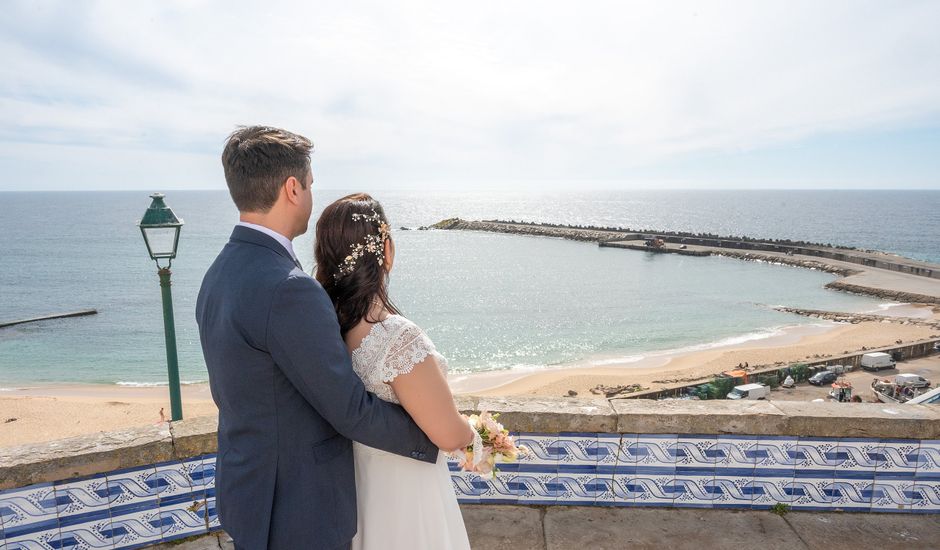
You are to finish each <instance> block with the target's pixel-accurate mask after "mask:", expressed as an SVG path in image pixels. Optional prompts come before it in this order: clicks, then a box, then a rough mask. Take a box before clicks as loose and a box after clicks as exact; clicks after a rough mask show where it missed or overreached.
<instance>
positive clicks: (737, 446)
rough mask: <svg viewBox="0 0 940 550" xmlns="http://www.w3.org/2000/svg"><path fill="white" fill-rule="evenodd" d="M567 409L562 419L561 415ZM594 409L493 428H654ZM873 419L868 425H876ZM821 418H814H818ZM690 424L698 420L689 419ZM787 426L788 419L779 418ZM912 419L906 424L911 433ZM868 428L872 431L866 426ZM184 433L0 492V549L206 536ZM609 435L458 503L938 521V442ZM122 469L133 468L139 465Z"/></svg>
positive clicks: (459, 476) (474, 487)
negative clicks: (163, 448)
mask: <svg viewBox="0 0 940 550" xmlns="http://www.w3.org/2000/svg"><path fill="white" fill-rule="evenodd" d="M565 403H567V404H569V405H570V403H571V401H566V402H565ZM539 406H544V407H546V408H547V410H549V411H550V412H547V413H546V415H554V416H552V417H551V418H552V419H551V420H550V421H543V420H544V419H543V418H542V419H540V418H541V417H539V415H538V411H537V410H533V409H537V408H538V407H539ZM639 406H640V407H642V406H647V405H639ZM648 406H650V407H653V406H655V403H652V402H651V403H650V404H649V405H648ZM681 406H684V405H680V407H681ZM697 406H698V407H700V406H699V405H697ZM737 406H738V405H721V406H717V407H718V408H716V406H712V405H706V406H705V407H707V408H714V409H715V410H714V411H712V412H713V413H714V414H715V415H718V414H719V413H720V414H722V415H724V416H720V417H719V418H721V419H723V420H720V422H726V423H728V422H730V423H732V424H734V425H735V426H739V425H741V423H742V422H743V423H744V424H743V426H744V428H742V430H741V431H744V430H750V431H757V432H759V431H766V429H765V428H767V427H768V426H769V427H772V428H781V427H782V429H780V431H782V432H787V431H790V429H789V428H787V426H788V424H785V423H784V424H781V418H780V417H775V416H774V415H772V414H770V413H769V412H768V411H767V410H763V411H758V410H756V409H753V406H752V408H751V409H747V410H750V411H751V412H752V413H754V414H755V416H762V417H765V418H764V421H762V422H761V423H760V424H758V423H757V420H753V419H748V418H747V415H745V416H744V417H743V419H742V417H731V416H729V412H728V411H729V410H730V409H728V408H727V407H737ZM847 406H848V405H847ZM527 407H528V408H527ZM630 407H633V408H636V407H637V405H630ZM669 407H675V405H661V406H660V408H659V409H655V410H657V411H661V410H662V409H663V408H669ZM720 407H725V408H724V409H720V410H719V408H720ZM596 408H597V407H595V406H594V405H593V404H589V405H584V406H583V407H582V409H583V410H582V411H581V412H580V413H578V412H574V413H572V412H571V411H570V410H569V412H568V414H569V415H570V414H574V415H575V416H576V415H577V414H581V415H582V416H581V417H572V418H573V419H572V418H569V417H566V416H564V414H565V413H564V412H559V408H558V407H557V406H553V405H552V403H546V402H545V401H544V400H543V401H540V402H539V404H538V406H532V405H531V404H528V405H526V404H523V405H522V406H520V407H519V408H518V409H516V412H512V410H505V411H504V418H503V420H504V421H505V422H506V424H507V425H509V426H514V425H523V426H552V425H559V422H560V423H561V424H563V425H565V426H577V425H581V426H592V427H597V426H613V425H616V426H618V427H619V426H623V425H630V424H631V423H632V424H635V425H644V426H651V427H655V426H656V422H655V416H649V415H647V416H641V415H639V413H638V412H637V411H632V412H631V414H632V415H633V416H628V417H623V415H621V417H620V418H619V419H618V418H616V417H613V418H614V420H615V424H611V423H610V422H611V420H610V418H611V417H610V416H604V415H606V414H607V413H604V412H603V410H602V411H601V413H602V414H601V415H600V416H598V414H596V411H593V410H589V409H596ZM504 409H509V408H508V407H505V408H504ZM569 409H570V407H569ZM820 410H821V409H820ZM830 410H832V409H830ZM835 410H838V409H835ZM846 410H847V409H846ZM853 410H854V411H856V412H857V411H865V410H866V409H865V407H862V408H856V409H853ZM872 410H873V411H874V412H873V413H872V414H873V415H874V416H877V414H879V413H878V411H875V410H874V409H872ZM882 410H883V409H882ZM585 411H588V412H585ZM755 411H756V412H755ZM912 411H914V410H913V409H912ZM918 411H919V412H918ZM918 411H914V412H912V413H911V414H914V413H917V414H920V415H921V416H922V418H920V419H919V421H920V422H936V420H935V419H934V418H933V417H932V416H931V415H932V414H933V412H932V411H930V410H926V409H923V410H918ZM673 412H674V413H676V414H670V415H668V416H669V418H670V419H671V420H669V421H668V422H667V421H665V420H664V424H665V425H667V426H677V425H683V424H682V423H683V422H684V421H682V420H681V414H679V413H681V412H682V411H678V412H677V411H673ZM687 412H688V411H687ZM706 412H707V411H706ZM810 412H813V411H810ZM819 412H820V411H815V412H813V414H815V415H817V416H819V414H818V413H819ZM902 412H903V410H902ZM691 413H695V414H702V413H701V411H700V410H699V411H691V412H690V414H691ZM889 413H890V414H898V413H897V412H896V411H889ZM513 414H515V415H516V416H515V417H514V416H513ZM797 416H798V415H797V414H796V413H794V412H791V413H790V414H789V417H788V418H790V419H791V420H793V419H795V418H796V417H797ZM784 417H787V415H786V414H785V415H784ZM810 417H814V416H812V415H809V416H805V415H804V416H803V417H799V418H797V420H799V421H798V422H794V424H793V425H795V426H799V427H800V429H801V430H807V429H808V428H813V425H812V424H811V423H809V420H807V418H810ZM914 417H916V414H914ZM914 417H910V415H909V418H908V420H910V419H911V418H914ZM768 418H769V420H768ZM677 419H678V420H677ZM784 419H785V418H784ZM209 420H210V421H211V420H212V419H209ZM713 420H714V419H712V420H709V419H707V418H705V419H699V420H696V421H695V422H698V424H692V425H694V426H698V427H702V426H704V425H706V424H704V423H705V422H709V421H713ZM827 420H828V421H829V422H833V421H834V422H838V421H839V419H838V418H835V419H833V418H828V419H827ZM914 420H917V418H914ZM858 421H859V419H858V417H857V416H855V417H853V418H851V419H849V418H846V419H845V425H852V422H856V423H858ZM190 422H192V421H190ZM540 422H542V424H539V423H540ZM768 422H769V423H768ZM209 423H210V424H211V422H209ZM749 423H750V424H749ZM203 424H207V423H206V422H203ZM869 425H872V426H876V424H874V423H873V422H871V423H869ZM904 425H905V424H903V423H901V424H898V423H895V424H891V423H890V422H889V423H886V424H883V425H882V427H883V428H882V429H883V430H895V431H897V430H898V427H899V426H902V427H903V426H904ZM761 426H764V427H765V428H761ZM913 426H914V428H912V430H911V431H914V430H919V433H933V432H932V431H931V430H934V429H935V428H936V426H934V425H921V424H916V425H913ZM767 429H769V428H767ZM826 429H827V430H831V428H826ZM190 431H193V430H192V429H191V430H190ZM195 431H200V433H199V434H198V436H193V437H191V438H190V439H186V438H182V437H178V438H176V439H175V440H173V442H172V448H173V449H174V451H176V452H189V453H190V454H193V455H194V456H192V457H187V458H183V459H180V460H168V461H161V462H158V463H156V464H146V465H140V466H134V467H130V468H122V469H114V470H112V471H106V472H102V473H96V474H93V475H90V476H86V477H74V476H73V477H70V478H69V479H65V480H62V481H52V482H47V481H42V482H39V483H32V484H29V485H26V486H23V487H15V488H10V489H7V490H4V491H2V492H0V549H3V550H14V549H16V550H19V549H30V550H33V549H59V548H83V549H86V548H139V547H144V546H148V545H151V544H154V543H156V542H160V541H172V540H176V539H180V538H184V537H188V536H192V535H196V534H200V533H206V532H208V531H211V530H214V529H217V528H218V519H217V517H216V514H215V485H214V481H215V455H214V454H213V453H214V448H211V449H210V448H205V447H206V446H209V445H211V443H209V442H210V441H212V440H213V439H214V437H212V434H211V432H208V431H207V429H205V427H203V428H200V430H195ZM615 431H616V432H619V431H620V430H615V429H610V430H609V431H608V432H597V431H588V432H564V431H558V432H556V433H550V432H547V431H538V432H522V433H517V434H515V436H516V438H517V441H518V442H519V443H521V444H523V445H525V446H526V447H528V449H529V453H528V454H527V456H525V457H523V458H522V459H520V460H519V461H518V462H516V463H513V464H502V465H500V471H499V472H498V473H497V474H496V476H495V477H494V478H484V477H481V476H479V475H476V474H471V473H466V472H461V471H459V469H458V468H457V466H456V464H455V463H451V471H452V479H453V483H454V490H455V493H456V495H457V498H458V500H459V501H460V502H461V503H462V504H471V505H472V504H476V503H481V504H520V505H537V506H563V505H581V506H583V505H591V506H666V507H669V506H673V507H700V508H744V509H748V508H750V509H768V508H771V507H773V506H774V505H776V504H786V505H788V506H790V507H791V508H792V509H794V510H833V511H846V512H895V513H940V439H892V438H884V437H881V438H875V437H872V438H858V437H848V436H845V437H818V436H804V435H737V434H727V433H717V434H701V433H614V432H615ZM650 431H656V430H650ZM658 431H662V430H658ZM677 431H678V430H677ZM714 431H716V432H721V431H723V429H716V430H714ZM810 431H816V432H820V431H823V429H816V430H810ZM876 431H877V430H876ZM203 432H205V433H203ZM167 433H168V432H167ZM133 441H134V446H133V448H135V449H139V448H140V447H139V445H140V437H137V439H134V440H133ZM157 443H159V442H157ZM145 444H149V445H154V444H155V443H154V442H150V443H145ZM85 446H86V447H87V444H86V445H85ZM0 451H2V450H0ZM193 451H196V452H193ZM42 452H44V451H42ZM42 452H41V451H37V453H39V454H42ZM63 452H64V451H63ZM109 452H110V453H112V454H114V453H119V454H122V455H123V454H128V453H129V450H128V448H127V447H125V448H123V449H121V450H117V449H116V450H113V451H106V452H104V453H103V454H104V456H105V457H107V455H108V453H109ZM154 452H155V451H154ZM203 453H204V454H203ZM10 456H13V455H12V454H6V455H4V454H3V453H2V452H0V459H3V460H6V461H8V462H10V460H9V457H10ZM95 456H96V458H95V459H94V460H101V456H102V453H98V454H97V455H95ZM133 456H134V459H136V460H140V458H139V456H138V454H134V455H133ZM146 456H159V453H157V454H156V455H154V454H150V455H146ZM43 460H45V462H43V461H40V460H37V462H36V463H35V464H36V467H35V469H36V470H38V471H41V472H42V471H44V469H47V468H48V464H49V461H48V459H47V458H45V459H43ZM63 460H68V461H69V462H68V468H72V469H73V470H75V469H78V467H77V466H76V464H78V463H79V462H80V461H78V462H76V459H75V457H69V456H66V457H64V458H63ZM89 460H91V459H89ZM21 462H22V461H21ZM40 464H42V465H40ZM29 466H30V464H29V463H26V464H22V463H21V464H19V465H18V466H17V468H19V470H16V472H19V474H17V475H22V473H23V472H24V471H27V472H28V469H29V468H28V467H29ZM24 468H26V470H24ZM59 471H62V470H61V469H60V470H59ZM10 472H14V469H13V467H9V468H7V467H6V465H5V464H3V463H2V462H0V474H4V473H7V474H9V475H13V474H10ZM36 475H39V474H36ZM42 475H47V474H42ZM35 477H36V476H33V477H32V478H31V479H35ZM40 477H41V476H40ZM8 479H9V478H8ZM3 483H4V480H3V479H0V486H9V483H6V484H3Z"/></svg>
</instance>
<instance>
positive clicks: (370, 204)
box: [313, 193, 400, 336]
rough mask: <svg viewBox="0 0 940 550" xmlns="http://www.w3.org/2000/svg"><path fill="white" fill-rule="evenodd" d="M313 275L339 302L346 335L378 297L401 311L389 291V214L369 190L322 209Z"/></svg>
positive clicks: (338, 314)
mask: <svg viewBox="0 0 940 550" xmlns="http://www.w3.org/2000/svg"><path fill="white" fill-rule="evenodd" d="M316 232H317V235H316V242H315V243H314V246H313V255H314V258H315V261H316V263H317V267H316V273H315V274H314V276H315V277H316V279H317V281H319V282H320V284H321V285H323V288H324V289H325V290H326V293H327V294H328V295H329V296H330V300H332V301H333V307H334V308H336V317H337V318H338V320H339V328H340V332H341V333H342V335H343V336H346V333H347V332H349V331H350V329H352V328H353V327H354V326H356V325H357V324H358V323H359V321H360V320H361V319H365V320H366V322H369V323H376V322H378V319H369V318H368V317H367V316H368V314H369V311H370V310H371V309H372V304H373V303H374V302H378V303H381V304H382V305H383V306H384V307H385V309H386V310H388V311H389V312H391V313H393V314H396V315H397V314H399V313H400V312H399V311H398V309H397V308H396V307H395V306H394V305H393V304H392V302H391V300H390V299H389V297H388V269H387V264H386V263H385V241H386V240H391V238H392V237H391V233H390V228H389V225H388V219H387V218H386V217H385V210H383V209H382V205H381V204H379V201H377V200H375V199H373V198H372V197H371V196H369V195H367V194H366V193H354V194H352V195H347V196H345V197H343V198H341V199H339V200H337V201H336V202H334V203H333V204H330V205H329V206H327V207H326V209H325V210H323V213H322V214H321V215H320V219H319V220H317V229H316Z"/></svg>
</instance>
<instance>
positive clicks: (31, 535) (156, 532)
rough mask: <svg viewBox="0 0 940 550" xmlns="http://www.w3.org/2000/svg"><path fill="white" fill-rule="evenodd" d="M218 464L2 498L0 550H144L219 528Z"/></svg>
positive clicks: (128, 474)
mask: <svg viewBox="0 0 940 550" xmlns="http://www.w3.org/2000/svg"><path fill="white" fill-rule="evenodd" d="M214 481H215V456H204V457H195V458H191V459H187V460H185V461H182V462H170V463H164V464H154V465H149V466H143V467H139V468H132V469H127V470H117V471H113V472H108V473H107V474H100V475H95V476H90V477H86V478H76V479H67V480H63V481H60V482H56V483H42V484H37V485H32V486H29V487H22V488H18V489H12V490H8V491H2V492H0V525H2V526H3V529H2V530H0V535H2V538H0V548H4V549H5V550H6V549H9V550H20V549H24V550H25V549H30V550H36V549H42V550H44V549H61V548H76V549H77V548H80V549H97V548H141V547H145V546H150V545H152V544H156V543H159V542H169V541H173V540H176V539H180V538H184V537H189V536H192V535H198V534H202V533H207V532H209V530H211V529H215V528H218V519H217V518H216V517H215V515H214V511H215V485H214Z"/></svg>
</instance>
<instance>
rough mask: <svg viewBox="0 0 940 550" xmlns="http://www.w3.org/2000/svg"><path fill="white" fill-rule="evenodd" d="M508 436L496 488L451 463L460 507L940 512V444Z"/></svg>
mask: <svg viewBox="0 0 940 550" xmlns="http://www.w3.org/2000/svg"><path fill="white" fill-rule="evenodd" d="M514 435H515V436H516V438H517V440H518V442H520V443H521V444H523V445H526V446H527V447H529V449H530V450H531V453H530V456H529V457H528V458H526V459H524V460H521V461H519V462H518V463H517V464H507V465H501V466H500V472H499V473H498V475H497V476H496V478H495V479H488V478H482V477H480V476H477V475H474V474H468V473H466V472H461V471H459V469H458V468H457V466H456V464H451V472H452V476H453V480H454V490H455V492H456V493H457V498H458V500H459V501H460V502H461V503H497V502H500V503H518V504H557V505H582V506H583V505H596V506H676V507H695V508H744V509H746V508H753V509H769V508H771V507H773V506H774V505H776V504H786V505H788V506H790V507H791V508H793V509H795V510H833V511H836V510H838V511H846V512H849V511H854V512H861V511H865V512H867V511H874V512H914V513H940V440H929V441H914V440H900V439H858V438H842V439H839V438H808V437H807V438H798V437H787V436H746V435H741V436H739V435H719V436H716V435H675V434H673V435H670V434H665V435H664V434H655V435H654V434H593V433H589V434H585V433H561V434H533V433H520V434H514Z"/></svg>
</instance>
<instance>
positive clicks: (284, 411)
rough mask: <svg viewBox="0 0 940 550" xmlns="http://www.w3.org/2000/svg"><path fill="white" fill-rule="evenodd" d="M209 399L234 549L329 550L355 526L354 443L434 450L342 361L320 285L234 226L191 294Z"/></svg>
mask: <svg viewBox="0 0 940 550" xmlns="http://www.w3.org/2000/svg"><path fill="white" fill-rule="evenodd" d="M196 321H197V323H198V325H199V337H200V340H201V342H202V350H203V354H204V355H205V359H206V366H207V367H208V370H209V386H210V389H211V391H212V398H213V399H214V400H215V403H216V405H217V406H218V407H219V436H218V437H219V451H218V458H217V461H216V498H217V502H216V504H217V509H218V512H219V519H220V521H221V523H222V527H223V528H224V529H225V530H226V531H227V532H228V533H229V534H230V535H231V536H232V538H233V539H234V540H235V543H236V544H237V545H238V547H239V548H243V549H247V550H256V549H262V548H335V547H337V546H340V545H343V544H346V543H348V542H349V541H350V540H351V539H352V537H353V536H354V535H355V533H356V487H355V468H354V465H353V456H352V443H351V442H350V439H354V440H356V441H360V442H362V443H364V444H366V445H369V446H370V447H376V448H379V449H383V450H386V451H389V452H392V453H395V454H399V455H404V456H407V457H411V458H415V459H417V460H422V461H426V462H435V461H436V460H437V455H438V449H437V448H436V447H435V446H434V445H433V444H432V443H431V441H430V440H429V439H428V438H427V436H426V435H425V434H424V433H423V432H421V430H420V429H418V427H417V425H415V423H414V421H413V420H412V419H411V417H409V416H408V414H407V413H406V412H405V411H404V409H402V408H401V407H400V406H398V405H394V404H391V403H386V402H384V401H382V400H380V399H378V398H377V397H375V396H374V395H372V394H371V393H368V392H366V390H365V387H364V386H363V385H362V381H361V380H360V379H359V377H358V376H356V374H355V372H353V370H352V365H351V363H350V358H349V354H348V352H347V350H346V346H345V344H344V343H343V340H342V338H341V337H340V331H339V324H338V323H337V321H336V314H335V311H334V309H333V304H332V303H331V302H330V299H329V297H328V296H327V294H326V292H325V291H324V290H323V287H321V286H320V284H319V283H317V281H316V280H314V279H313V278H312V277H310V276H309V275H307V274H306V273H304V272H303V271H302V270H301V269H299V268H298V267H297V266H296V265H295V264H294V261H293V259H292V258H291V256H290V254H289V253H288V252H287V250H285V249H284V247H283V246H281V245H280V244H279V243H278V242H277V241H276V240H274V239H272V238H271V237H269V236H268V235H265V234H264V233H261V232H260V231H256V230H254V229H250V228H247V227H241V226H237V227H236V228H235V230H234V231H233V232H232V237H231V240H230V241H229V242H228V244H226V246H225V248H224V249H223V250H222V252H221V253H220V254H219V256H218V258H216V260H215V262H214V263H213V264H212V266H211V267H210V268H209V271H208V272H207V273H206V275H205V278H204V279H203V282H202V288H201V289H200V291H199V298H198V300H197V302H196Z"/></svg>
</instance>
